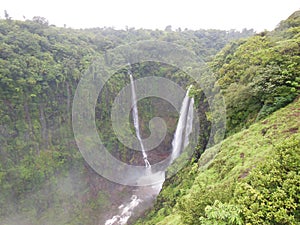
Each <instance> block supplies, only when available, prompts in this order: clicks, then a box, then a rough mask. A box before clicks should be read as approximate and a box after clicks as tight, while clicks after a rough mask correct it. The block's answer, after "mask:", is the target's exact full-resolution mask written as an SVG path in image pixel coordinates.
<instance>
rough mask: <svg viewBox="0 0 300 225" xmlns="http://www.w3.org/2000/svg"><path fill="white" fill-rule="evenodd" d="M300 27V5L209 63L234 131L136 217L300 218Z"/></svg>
mask: <svg viewBox="0 0 300 225" xmlns="http://www.w3.org/2000/svg"><path fill="white" fill-rule="evenodd" d="M299 34H300V13H299V11H297V12H295V13H293V14H292V15H291V16H290V17H289V18H288V19H287V20H285V21H282V22H280V24H279V25H278V27H277V28H276V29H275V30H274V31H272V32H267V31H266V32H262V33H260V34H257V35H255V36H253V37H250V38H248V39H241V40H238V41H234V42H231V43H230V44H228V45H227V46H225V47H224V48H223V49H222V50H221V51H220V52H219V53H218V54H217V55H216V57H215V58H214V59H213V60H212V62H210V63H209V64H210V68H211V70H212V71H213V73H214V74H215V76H216V77H217V79H218V81H217V83H218V84H219V85H220V86H221V90H222V92H221V93H222V94H223V96H224V98H225V102H226V114H227V127H226V135H227V138H226V139H225V140H224V141H222V142H221V143H220V144H218V145H216V146H214V147H212V148H209V149H207V150H206V151H205V152H204V153H203V154H202V156H201V157H200V159H199V161H197V160H195V159H193V160H194V161H191V163H190V165H188V166H187V167H186V168H184V169H183V170H182V171H180V172H179V173H177V174H176V175H175V176H174V177H173V178H171V179H169V180H167V181H166V182H165V184H164V187H163V189H162V192H161V193H160V195H159V196H158V198H157V202H156V204H155V206H154V208H153V209H152V211H149V212H148V213H147V214H146V216H145V218H143V219H140V220H139V221H137V222H136V224H143V225H144V224H149V225H150V224H151V225H152V224H161V225H162V224H172V225H173V224H182V225H183V224H184V225H186V224H191V225H192V224H193V225H194V224H226V225H228V224H270V225H271V224H299V223H300V217H299V211H300V209H299V197H300V189H299V176H300V174H299V168H300V164H299V162H300V161H299V155H300V154H299V153H300V152H299V151H300V133H299V127H300V124H299V116H300V114H299V112H300V105H299V103H300V101H299V92H300V85H299V84H300V74H299V73H300V52H299V49H300V35H299ZM197 93H201V91H199V92H197V91H195V93H194V94H195V97H196V98H197ZM291 102H292V103H291ZM289 103H291V104H290V105H288V106H287V107H285V108H282V107H284V106H286V105H287V104H289ZM277 110H278V111H277ZM195 151H197V150H195ZM200 153H201V152H200ZM200 153H199V154H200Z"/></svg>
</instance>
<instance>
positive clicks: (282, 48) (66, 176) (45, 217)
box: [0, 11, 300, 225]
mask: <svg viewBox="0 0 300 225" xmlns="http://www.w3.org/2000/svg"><path fill="white" fill-rule="evenodd" d="M139 41H157V42H167V43H172V44H177V45H181V46H183V47H184V48H186V49H187V50H188V51H190V52H192V53H195V55H196V56H198V57H199V58H200V59H201V60H203V61H204V62H206V64H207V65H208V66H207V68H205V69H206V70H205V71H202V70H201V71H199V76H201V77H204V78H205V77H209V76H215V78H216V80H217V82H216V83H215V84H213V85H215V86H214V87H212V88H211V89H212V90H210V91H211V92H216V93H217V90H218V88H219V87H220V89H221V92H220V93H218V95H219V96H220V95H221V96H222V97H224V100H225V104H226V139H225V140H224V141H222V142H221V143H218V144H217V145H215V146H213V147H211V148H209V149H207V150H205V149H206V145H207V144H208V141H209V140H208V139H209V137H208V136H209V134H210V133H212V135H213V136H214V135H216V136H217V135H218V133H214V132H216V131H215V130H213V129H212V127H211V124H212V123H214V122H218V118H215V117H213V116H211V114H210V109H209V105H208V102H209V99H208V98H209V96H205V94H204V91H203V90H202V89H201V88H200V87H199V86H197V85H194V87H193V89H192V91H191V93H190V95H191V96H193V97H194V99H195V109H196V111H197V112H198V114H197V115H196V116H198V117H199V120H200V138H199V142H198V144H197V147H196V148H195V150H194V154H193V157H192V159H191V160H190V161H189V162H188V165H187V166H186V167H184V168H183V169H182V170H180V171H179V172H178V173H177V174H176V175H174V176H173V177H171V178H169V179H167V180H166V181H165V183H164V185H163V189H162V191H161V193H160V194H159V196H158V197H157V199H156V202H155V205H154V206H153V208H152V209H151V210H149V211H148V212H147V213H145V214H144V215H143V216H141V218H140V219H139V220H138V221H131V223H135V224H143V225H144V224H149V225H156V224H161V225H163V224H172V225H173V224H184V225H186V224H193V225H194V224H299V222H300V221H299V220H300V213H299V211H300V209H299V195H300V190H299V186H300V184H299V180H300V179H299V178H300V175H299V167H300V165H299V163H300V159H299V155H300V154H299V151H300V150H299V148H300V147H299V145H300V137H299V133H300V132H299V127H300V124H299V116H300V101H299V94H300V15H299V11H297V12H295V13H294V14H292V15H291V16H290V17H289V18H288V19H287V20H285V21H282V22H280V24H279V25H278V27H277V28H276V29H275V30H274V31H272V32H267V31H266V32H262V33H259V34H254V32H253V30H246V29H244V30H243V31H242V32H239V31H234V30H231V31H220V30H196V31H193V30H188V29H186V30H184V31H182V30H177V31H172V30H170V29H166V30H165V31H162V30H146V29H134V28H130V29H126V30H115V29H114V28H94V29H85V30H76V29H70V28H60V27H55V26H53V25H49V23H48V21H47V20H46V19H45V18H43V17H34V18H33V19H32V20H26V21H16V20H12V19H11V18H9V17H7V18H6V19H5V20H0V225H19V224H22V225H35V224H37V225H40V224H45V225H46V224H58V225H59V224H63V225H80V224H84V225H94V224H96V225H99V224H102V223H104V221H105V219H107V218H108V216H111V212H112V211H113V210H118V206H119V205H121V204H122V203H123V200H125V199H128V195H130V194H129V193H131V191H132V189H133V188H132V187H128V186H122V185H119V184H115V183H112V182H110V181H108V180H106V179H105V178H103V177H101V176H100V175H98V174H97V173H96V172H95V171H94V170H93V169H92V168H91V167H90V166H89V165H88V163H87V162H85V160H84V159H83V157H82V155H81V154H80V152H79V151H78V147H77V146H76V142H75V139H74V134H73V130H72V121H71V118H72V101H73V98H74V94H75V90H76V87H77V85H78V83H79V81H80V79H81V77H82V76H83V74H84V73H85V72H86V71H87V70H89V69H92V68H91V67H90V66H91V65H92V63H93V62H94V60H95V59H99V58H101V57H102V58H101V59H103V60H104V61H109V60H110V59H112V58H113V59H115V60H118V59H120V58H122V57H123V56H122V53H121V52H118V51H113V50H115V49H118V48H119V47H120V46H124V45H125V46H126V45H131V44H134V43H137V42H139ZM146 50H147V49H146ZM112 52H113V54H114V55H112V56H111V55H109V54H111V53H112ZM145 52H147V51H145ZM137 53H143V51H142V50H140V52H137ZM110 56H111V58H110ZM131 66H132V72H133V74H134V77H135V78H142V77H147V76H153V75H156V76H159V77H164V78H167V79H170V80H172V81H173V82H175V83H177V84H179V85H180V86H181V87H182V88H186V87H187V86H188V85H189V84H191V83H195V81H193V80H191V78H190V77H189V76H188V74H186V73H184V72H183V71H180V70H179V69H178V68H175V66H171V65H166V64H164V63H158V62H140V63H134V64H132V65H131ZM201 69H203V68H201ZM127 72H128V71H127V69H126V68H121V69H119V70H117V71H114V74H113V75H112V76H111V78H110V79H109V80H108V81H107V82H106V83H105V87H104V88H103V89H102V91H101V93H100V94H99V97H98V99H97V102H96V107H95V115H96V126H97V128H98V130H99V131H98V132H99V136H100V137H101V138H103V139H104V144H105V145H106V147H107V148H108V150H109V151H110V153H112V154H113V155H114V156H115V157H116V158H117V159H119V160H121V161H123V162H126V163H128V164H136V165H139V164H141V163H143V159H142V156H141V154H137V153H136V151H133V150H132V149H129V148H128V147H126V146H124V145H123V144H122V143H120V142H119V141H118V139H117V136H116V135H115V134H114V131H113V128H112V124H111V122H110V120H111V117H110V114H111V111H112V105H113V103H114V98H115V97H116V96H117V94H118V93H119V92H120V90H122V88H123V87H124V86H126V85H127V84H129V79H128V74H127ZM202 75H203V76H202ZM96 77H97V76H95V79H96ZM204 82H205V81H204ZM213 85H212V86H213ZM138 107H139V113H140V114H141V116H140V124H141V133H142V136H143V137H146V136H147V135H149V127H148V122H149V121H150V119H151V118H153V117H154V116H161V117H162V118H163V119H165V121H166V123H167V125H168V129H167V135H166V138H165V139H164V140H163V141H162V144H161V145H160V146H158V147H157V152H158V153H159V154H158V156H157V155H155V154H149V159H150V160H151V161H153V162H157V161H159V160H161V159H162V158H164V157H166V155H168V154H169V153H170V152H169V149H170V147H171V142H172V138H173V133H174V131H175V128H176V121H177V119H178V113H176V110H174V107H173V108H172V107H171V106H170V105H168V104H167V103H166V102H163V101H160V100H158V99H148V98H146V99H143V100H141V101H139V103H138ZM164 107H166V108H167V110H165V109H166V108H164ZM157 112H158V113H161V114H160V115H156V113H157ZM216 140H217V138H216ZM216 142H217V141H216ZM210 144H215V143H210ZM204 150H205V151H204Z"/></svg>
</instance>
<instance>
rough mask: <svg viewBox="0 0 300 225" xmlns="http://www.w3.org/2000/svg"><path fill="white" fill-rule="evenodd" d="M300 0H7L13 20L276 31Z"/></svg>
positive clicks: (2, 6) (3, 4) (0, 13)
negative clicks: (40, 17)
mask: <svg viewBox="0 0 300 225" xmlns="http://www.w3.org/2000/svg"><path fill="white" fill-rule="evenodd" d="M298 9H300V1H299V0H184V1H176V0H173V1H171V0H148V1H143V0H106V1H103V0H84V1H82V0H73V1H69V0H48V1H43V0H1V3H0V17H1V18H4V10H7V12H8V14H9V15H10V16H11V17H12V18H13V19H22V20H23V18H24V17H23V16H25V18H26V19H32V17H33V16H43V17H45V18H47V19H48V20H49V22H50V24H55V25H56V26H63V25H64V24H66V25H67V27H72V28H90V27H104V26H106V27H115V28H117V29H124V28H125V27H126V26H128V27H135V28H151V29H156V28H158V29H164V28H165V27H166V26H167V25H171V26H172V27H173V29H176V28H178V27H181V28H182V29H184V28H189V29H200V28H204V29H208V28H213V29H226V30H229V29H237V30H241V29H243V28H248V29H250V28H253V29H254V30H256V31H263V30H264V29H267V30H272V29H274V28H275V26H276V25H277V24H278V23H279V22H280V21H281V20H284V19H286V18H287V17H288V16H289V15H290V14H292V13H293V12H294V11H296V10H298Z"/></svg>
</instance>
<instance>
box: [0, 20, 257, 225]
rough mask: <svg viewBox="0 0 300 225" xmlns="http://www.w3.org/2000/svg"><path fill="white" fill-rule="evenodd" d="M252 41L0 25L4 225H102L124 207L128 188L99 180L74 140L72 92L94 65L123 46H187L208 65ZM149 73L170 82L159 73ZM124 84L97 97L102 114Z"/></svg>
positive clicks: (0, 218)
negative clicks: (228, 47)
mask: <svg viewBox="0 0 300 225" xmlns="http://www.w3.org/2000/svg"><path fill="white" fill-rule="evenodd" d="M252 34H253V31H251V30H250V31H249V30H244V31H243V32H237V31H218V30H198V31H191V30H185V31H171V30H166V31H160V30H155V31H152V30H143V29H139V30H135V29H133V28H132V29H128V30H115V29H113V28H95V29H88V30H73V29H68V28H58V27H55V26H52V25H49V23H48V21H47V20H46V19H45V18H42V17H35V18H34V19H33V20H27V21H15V20H11V19H9V18H8V19H6V20H0V190H1V192H0V224H31V225H32V224H48V223H49V224H82V221H84V224H98V223H99V221H101V219H103V218H102V217H101V216H103V214H105V213H107V211H108V209H109V208H110V207H112V204H111V202H114V204H115V205H114V206H116V205H118V204H119V202H120V201H121V200H122V194H119V195H118V194H117V193H122V190H123V189H124V187H122V186H118V185H116V184H112V183H110V182H108V181H106V180H105V179H103V178H101V177H100V176H98V175H97V174H96V173H94V172H93V171H92V169H91V168H90V167H89V166H88V165H87V164H86V163H85V162H84V160H83V159H82V156H81V155H80V153H79V151H78V149H77V147H76V144H75V140H74V137H73V132H72V127H71V107H72V100H73V96H74V92H75V89H76V86H77V84H78V82H79V80H80V78H81V76H82V74H83V73H84V72H85V71H86V70H87V69H88V67H89V65H90V64H91V63H92V62H93V59H95V58H97V56H99V55H104V54H105V53H106V52H107V51H109V50H111V49H114V48H116V47H118V46H120V45H123V44H131V43H135V42H137V41H143V40H160V41H166V42H172V43H176V44H180V45H183V46H185V47H186V48H188V49H190V50H191V51H193V52H196V54H197V55H198V56H200V57H201V58H203V59H204V60H205V61H209V59H210V58H211V57H212V56H213V55H214V54H216V53H217V52H218V51H219V50H221V48H223V47H224V45H225V44H226V43H228V41H230V40H233V39H238V38H241V37H247V36H249V35H252ZM147 68H149V67H146V66H145V67H143V65H142V66H139V65H136V71H134V72H136V74H138V75H137V76H139V75H140V76H146V75H147V70H146V69H147ZM150 68H155V69H156V70H157V72H158V73H160V74H161V75H162V76H165V75H164V72H163V69H162V68H159V67H150ZM169 70H170V69H169ZM138 71H140V72H139V73H138ZM150 72H151V71H150ZM123 75H124V74H123ZM126 83H128V80H125V78H124V76H122V72H120V74H119V76H116V77H115V78H114V80H112V81H111V82H109V83H108V84H107V91H106V92H104V93H103V95H102V96H101V97H99V99H98V102H99V107H98V108H100V109H102V110H103V111H104V113H107V112H109V111H108V107H103V106H106V105H108V104H112V101H113V98H112V96H113V93H112V92H113V90H115V91H116V85H117V86H118V87H119V86H122V85H123V84H124V85H125V84H126ZM100 106H101V107H100ZM103 111H102V112H101V113H99V118H98V119H99V120H98V121H99V123H100V122H101V121H103V120H102V118H100V117H101V116H102V115H103ZM141 111H142V112H143V109H142V110H141ZM144 112H147V110H146V109H145V110H144ZM97 115H98V114H97ZM147 116H149V117H150V116H151V115H149V113H148V114H147ZM175 119H176V118H175ZM98 125H99V126H101V128H103V129H102V130H104V131H105V129H106V127H109V126H108V124H107V123H105V122H102V124H101V123H100V124H98ZM107 129H108V128H107ZM105 135H106V136H110V135H109V133H106V134H105ZM108 142H110V140H108ZM108 144H110V145H111V146H115V145H113V144H112V143H108ZM123 149H124V148H119V145H117V148H116V149H115V151H117V150H119V151H118V152H117V154H118V157H120V158H121V159H124V160H125V161H130V160H132V159H131V158H130V157H128V156H126V152H125V151H123ZM124 155H125V156H124ZM122 157H123V158H122ZM113 193H114V194H113Z"/></svg>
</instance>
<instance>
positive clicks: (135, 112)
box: [128, 71, 151, 167]
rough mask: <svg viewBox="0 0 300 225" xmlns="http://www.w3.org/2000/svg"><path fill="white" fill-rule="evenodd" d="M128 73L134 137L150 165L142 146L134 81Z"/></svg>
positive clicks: (146, 164)
mask: <svg viewBox="0 0 300 225" xmlns="http://www.w3.org/2000/svg"><path fill="white" fill-rule="evenodd" d="M128 73H129V75H130V83H131V96H132V103H133V110H132V117H133V123H134V128H135V133H136V137H137V139H138V140H139V142H140V145H141V149H142V153H143V159H144V161H145V166H146V167H151V165H150V163H149V161H148V159H147V154H146V151H145V148H144V144H143V140H142V138H141V135H140V125H139V113H138V108H137V99H136V94H135V87H134V82H133V78H132V75H131V73H130V71H128Z"/></svg>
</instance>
